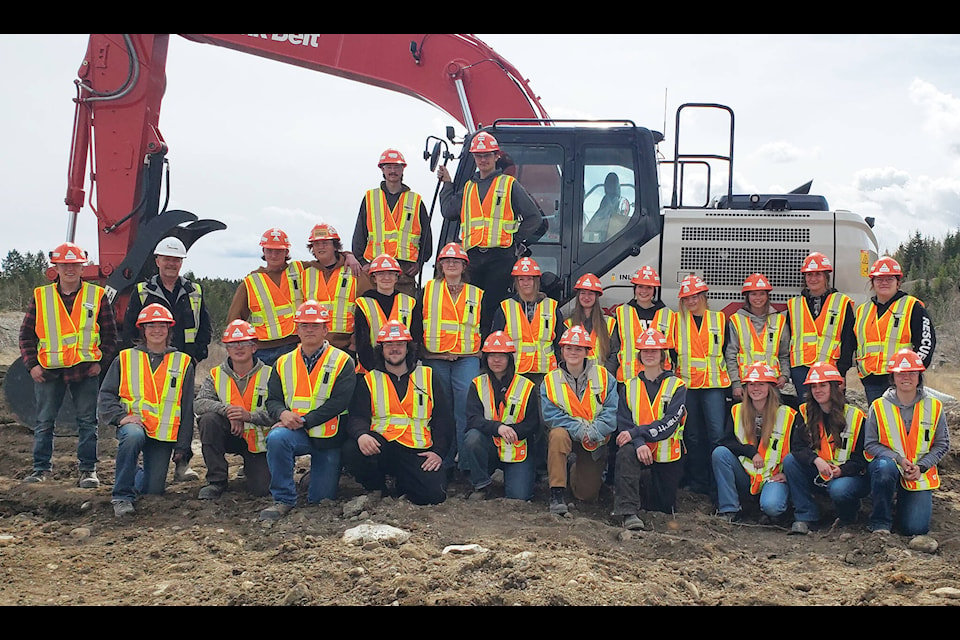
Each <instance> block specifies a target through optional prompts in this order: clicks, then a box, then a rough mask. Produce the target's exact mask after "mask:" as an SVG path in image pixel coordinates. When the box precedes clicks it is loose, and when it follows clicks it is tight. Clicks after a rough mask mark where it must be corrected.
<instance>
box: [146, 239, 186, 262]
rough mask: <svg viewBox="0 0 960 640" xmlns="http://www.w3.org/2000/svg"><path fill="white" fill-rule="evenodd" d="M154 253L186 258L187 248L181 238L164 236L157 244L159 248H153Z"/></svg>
mask: <svg viewBox="0 0 960 640" xmlns="http://www.w3.org/2000/svg"><path fill="white" fill-rule="evenodd" d="M153 255H155V256H172V257H174V258H186V257H187V248H186V247H185V246H183V243H182V242H180V239H179V238H173V237H170V238H164V239H163V240H161V241H160V243H159V244H157V248H156V249H154V250H153Z"/></svg>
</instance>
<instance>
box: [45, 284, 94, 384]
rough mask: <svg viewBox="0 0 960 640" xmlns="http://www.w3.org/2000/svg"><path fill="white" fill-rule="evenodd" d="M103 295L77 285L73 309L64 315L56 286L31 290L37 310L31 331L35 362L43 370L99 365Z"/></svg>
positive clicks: (89, 287) (87, 286) (91, 288)
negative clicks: (89, 364) (89, 363)
mask: <svg viewBox="0 0 960 640" xmlns="http://www.w3.org/2000/svg"><path fill="white" fill-rule="evenodd" d="M104 294H105V291H104V289H103V287H98V286H97V285H95V284H90V283H89V282H82V281H81V283H80V290H79V291H77V296H76V298H74V299H73V308H72V309H71V310H70V311H67V307H66V306H65V305H64V304H63V298H61V297H60V293H59V292H58V291H57V284H56V283H53V284H48V285H44V286H42V287H37V288H36V289H34V290H33V300H34V304H35V305H36V309H37V321H36V325H35V327H34V329H35V330H36V333H37V362H39V363H40V366H41V367H43V368H44V369H66V368H68V367H72V366H74V365H77V364H79V363H81V362H99V361H100V358H101V356H102V354H101V352H100V323H99V322H98V317H99V315H100V305H101V304H103V296H104Z"/></svg>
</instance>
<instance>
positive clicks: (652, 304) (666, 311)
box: [610, 266, 677, 382]
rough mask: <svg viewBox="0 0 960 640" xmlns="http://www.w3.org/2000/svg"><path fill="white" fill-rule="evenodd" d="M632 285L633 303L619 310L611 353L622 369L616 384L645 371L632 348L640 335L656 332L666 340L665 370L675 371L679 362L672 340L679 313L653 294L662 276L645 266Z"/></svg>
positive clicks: (630, 302)
mask: <svg viewBox="0 0 960 640" xmlns="http://www.w3.org/2000/svg"><path fill="white" fill-rule="evenodd" d="M630 282H631V283H632V284H633V300H630V301H629V302H627V303H626V304H622V305H620V306H618V307H617V314H616V323H617V324H616V333H615V335H614V340H613V346H611V349H610V350H611V352H612V353H615V354H616V357H617V361H618V363H619V366H618V368H617V382H626V381H627V380H629V379H631V378H635V377H637V375H639V373H640V371H642V370H643V363H641V362H640V360H639V358H638V357H637V351H636V350H635V349H633V348H632V347H631V345H635V344H636V343H637V339H638V338H639V337H640V334H641V333H643V332H644V331H646V330H647V329H656V330H657V331H659V332H660V333H662V334H663V335H664V336H665V337H666V338H667V345H668V346H669V348H670V350H669V351H668V353H667V359H666V361H665V362H664V363H663V365H664V369H672V368H673V363H674V361H675V360H676V350H675V349H674V348H673V347H674V345H673V339H674V336H675V333H676V324H677V312H675V311H673V310H672V309H670V308H669V307H667V306H666V305H665V304H664V303H663V301H662V300H660V299H659V298H657V299H654V294H655V293H656V291H657V289H659V288H660V286H661V285H660V276H659V275H658V274H657V271H656V269H654V268H653V267H648V266H643V267H640V268H639V269H637V272H636V273H635V274H634V276H633V277H632V278H631V279H630Z"/></svg>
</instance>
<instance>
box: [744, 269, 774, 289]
mask: <svg viewBox="0 0 960 640" xmlns="http://www.w3.org/2000/svg"><path fill="white" fill-rule="evenodd" d="M740 291H741V292H742V293H747V292H749V291H773V285H771V284H770V281H769V280H767V277H766V276H765V275H763V274H762V273H751V274H750V275H749V276H747V279H746V280H744V281H743V289H741V290H740Z"/></svg>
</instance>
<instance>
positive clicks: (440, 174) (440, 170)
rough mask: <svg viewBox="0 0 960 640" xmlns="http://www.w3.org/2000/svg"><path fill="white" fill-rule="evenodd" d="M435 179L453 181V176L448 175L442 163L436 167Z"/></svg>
mask: <svg viewBox="0 0 960 640" xmlns="http://www.w3.org/2000/svg"><path fill="white" fill-rule="evenodd" d="M437 180H439V181H440V182H453V178H451V177H450V172H449V171H447V168H446V167H444V166H443V165H441V166H439V167H437Z"/></svg>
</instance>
